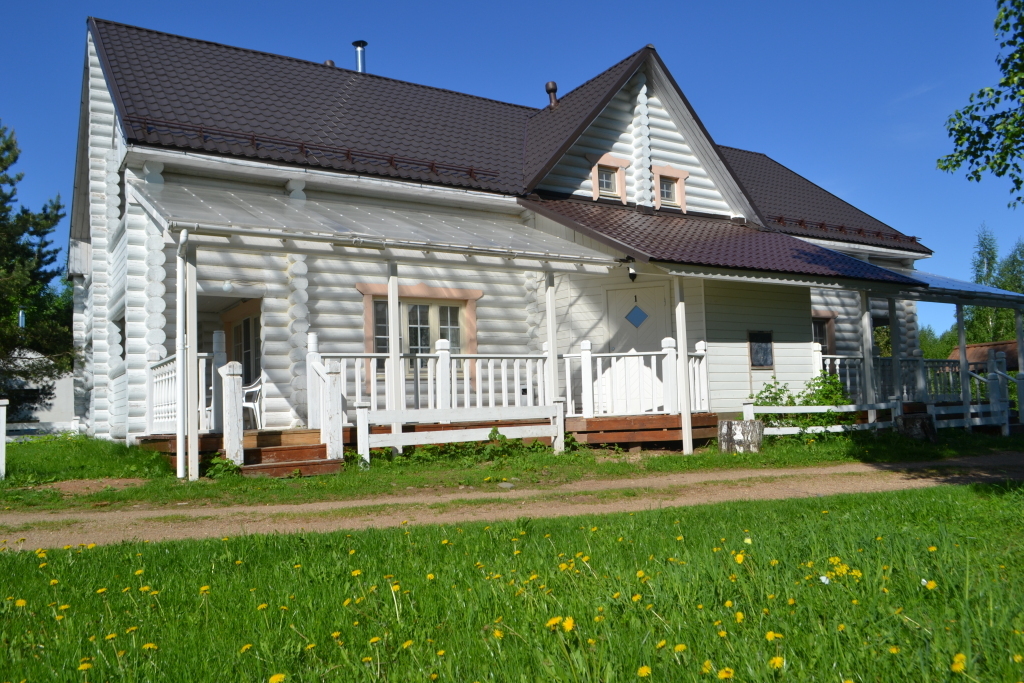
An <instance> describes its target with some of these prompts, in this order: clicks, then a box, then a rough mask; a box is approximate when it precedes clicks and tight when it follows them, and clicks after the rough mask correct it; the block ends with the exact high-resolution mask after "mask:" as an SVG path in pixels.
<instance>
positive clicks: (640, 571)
mask: <svg viewBox="0 0 1024 683" xmlns="http://www.w3.org/2000/svg"><path fill="white" fill-rule="evenodd" d="M636 578H638V579H642V578H644V570H643V569H641V570H639V571H637V573H636Z"/></svg>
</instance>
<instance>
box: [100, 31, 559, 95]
mask: <svg viewBox="0 0 1024 683" xmlns="http://www.w3.org/2000/svg"><path fill="white" fill-rule="evenodd" d="M89 19H92V20H93V21H95V22H96V23H97V24H100V23H103V24H109V25H112V26H123V27H124V28H129V29H132V30H134V31H143V32H146V33H154V34H157V35H161V36H167V37H170V38H176V39H178V40H184V41H188V42H192V43H204V44H206V45H213V46H216V47H222V48H227V49H229V50H238V51H239V52H247V53H250V54H257V55H263V56H265V57H273V58H275V59H283V60H285V61H290V62H298V63H300V64H309V65H312V66H317V67H321V68H323V69H334V70H336V71H338V70H340V71H344V72H346V73H349V74H358V75H360V76H365V77H368V78H376V79H380V80H383V81H390V82H392V83H401V84H402V85H411V86H415V87H417V88H426V89H427V90H434V91H436V92H444V93H449V94H452V95H459V96H461V97H470V98H473V99H476V100H483V101H484V102H493V103H494V104H501V105H504V106H507V107H515V108H517V109H528V110H530V112H531V114H536V113H537V112H540V111H543V108H540V109H538V108H537V107H531V106H529V105H526V104H516V103H515V102H505V101H503V100H496V99H494V98H492V97H483V96H481V95H474V94H472V93H466V92H459V91H458V90H452V89H450V88H439V87H437V86H434V85H425V84H423V83H415V82H413V81H403V80H401V79H399V78H391V77H390V76H381V75H380V74H372V73H367V72H364V71H353V70H352V69H346V68H345V67H343V66H328V65H326V64H322V63H320V62H314V61H311V60H308V59H300V58H298V57H291V56H289V55H282V54H278V53H276V52H267V51H265V50H253V49H252V48H247V47H239V46H237V45H228V44H227V43H220V42H217V41H215V40H204V39H202V38H190V37H189V36H183V35H179V34H177V33H168V32H167V31H157V30H156V29H152V28H146V27H144V26H135V25H134V24H125V23H123V22H120V21H111V20H109V19H99V18H97V17H89ZM567 94H568V93H567Z"/></svg>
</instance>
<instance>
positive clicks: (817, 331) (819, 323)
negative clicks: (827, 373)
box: [811, 318, 828, 353]
mask: <svg viewBox="0 0 1024 683" xmlns="http://www.w3.org/2000/svg"><path fill="white" fill-rule="evenodd" d="M811 335H812V338H813V341H814V342H815V343H817V344H821V350H822V352H824V353H828V321H827V320H825V319H823V318H815V319H813V320H812V321H811Z"/></svg>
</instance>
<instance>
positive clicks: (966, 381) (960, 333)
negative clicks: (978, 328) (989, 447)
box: [956, 304, 971, 431]
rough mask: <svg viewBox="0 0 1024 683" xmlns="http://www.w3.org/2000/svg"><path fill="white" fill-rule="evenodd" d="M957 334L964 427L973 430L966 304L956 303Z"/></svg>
mask: <svg viewBox="0 0 1024 683" xmlns="http://www.w3.org/2000/svg"><path fill="white" fill-rule="evenodd" d="M956 336H957V342H958V343H959V345H960V400H961V401H963V404H964V429H966V430H967V431H971V375H970V367H971V366H970V365H968V363H967V332H966V330H965V329H964V305H963V304H957V305H956Z"/></svg>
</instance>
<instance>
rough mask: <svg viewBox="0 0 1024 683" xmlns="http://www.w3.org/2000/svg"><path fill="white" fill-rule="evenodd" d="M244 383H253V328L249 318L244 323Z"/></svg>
mask: <svg viewBox="0 0 1024 683" xmlns="http://www.w3.org/2000/svg"><path fill="white" fill-rule="evenodd" d="M242 383H243V384H251V383H252V328H251V327H249V318H246V319H245V320H243V321H242Z"/></svg>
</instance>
